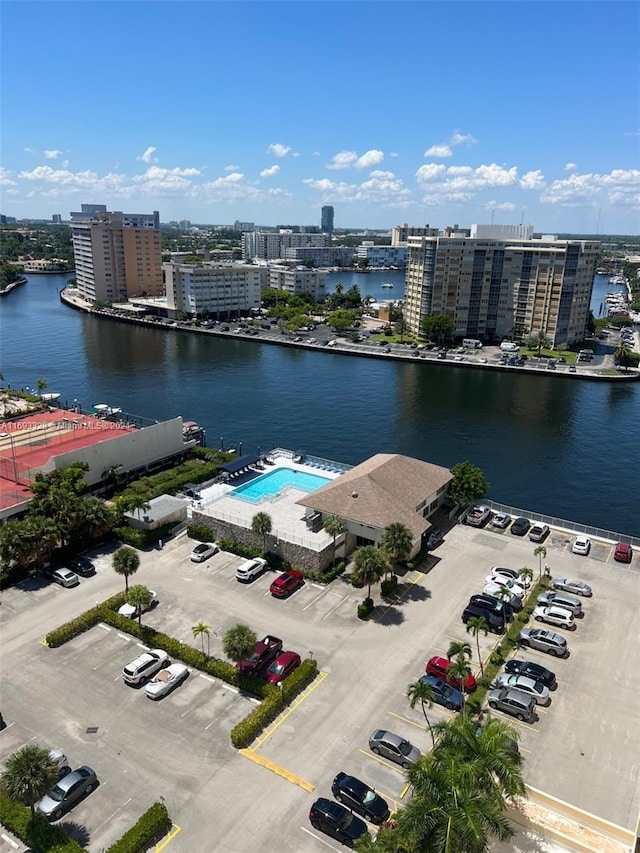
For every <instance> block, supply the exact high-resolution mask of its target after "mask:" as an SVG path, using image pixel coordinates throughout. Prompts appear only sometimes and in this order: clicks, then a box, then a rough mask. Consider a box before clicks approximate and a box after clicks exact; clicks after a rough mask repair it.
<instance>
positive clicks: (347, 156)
mask: <svg viewBox="0 0 640 853" xmlns="http://www.w3.org/2000/svg"><path fill="white" fill-rule="evenodd" d="M383 160H384V152H383V151H378V149H377V148H371V149H369V151H365V152H364V154H362V155H361V156H358V154H357V152H356V151H339V152H338V153H337V154H334V155H333V157H332V158H331V161H330V162H329V163H327V164H326V168H327V169H370V168H371V167H372V166H377V165H378V163H382V161H383Z"/></svg>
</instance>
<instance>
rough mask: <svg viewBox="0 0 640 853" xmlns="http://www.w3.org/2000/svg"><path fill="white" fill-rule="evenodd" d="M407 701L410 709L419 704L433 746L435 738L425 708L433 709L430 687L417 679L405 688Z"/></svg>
mask: <svg viewBox="0 0 640 853" xmlns="http://www.w3.org/2000/svg"><path fill="white" fill-rule="evenodd" d="M407 699H408V700H409V705H410V706H411V708H415V707H416V705H417V704H418V702H420V705H421V706H422V713H423V714H424V719H425V721H426V723H427V728H428V729H429V734H430V735H431V743H432V744H433V745H434V746H435V743H436V738H435V735H434V733H433V728H432V726H431V721H430V720H429V717H428V716H427V708H433V700H434V695H433V690H432V688H431V685H430V684H427V682H426V681H423V680H422V679H421V678H419V679H418V680H417V681H414V682H413V684H410V685H409V686H408V687H407Z"/></svg>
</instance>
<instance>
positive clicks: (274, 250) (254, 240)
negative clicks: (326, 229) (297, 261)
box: [242, 231, 331, 261]
mask: <svg viewBox="0 0 640 853" xmlns="http://www.w3.org/2000/svg"><path fill="white" fill-rule="evenodd" d="M330 245H331V237H330V236H329V235H328V234H307V233H306V232H302V233H295V234H294V233H292V232H290V231H279V232H276V231H247V232H245V233H244V234H243V235H242V258H243V260H245V261H248V260H252V259H254V258H255V259H257V260H261V261H275V260H281V259H283V258H284V257H285V253H286V251H287V249H293V248H300V247H305V246H330Z"/></svg>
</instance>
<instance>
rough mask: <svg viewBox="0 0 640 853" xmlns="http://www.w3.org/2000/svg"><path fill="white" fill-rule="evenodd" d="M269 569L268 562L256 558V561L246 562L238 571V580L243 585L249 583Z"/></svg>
mask: <svg viewBox="0 0 640 853" xmlns="http://www.w3.org/2000/svg"><path fill="white" fill-rule="evenodd" d="M266 568H267V561H266V560H264V559H263V558H262V557H256V558H255V559H254V560H246V561H245V562H244V563H243V564H242V565H241V566H238V568H237V569H236V580H237V581H240V582H241V583H249V581H252V580H253V579H254V578H257V577H258V575H261V574H262V572H264V570H265V569H266Z"/></svg>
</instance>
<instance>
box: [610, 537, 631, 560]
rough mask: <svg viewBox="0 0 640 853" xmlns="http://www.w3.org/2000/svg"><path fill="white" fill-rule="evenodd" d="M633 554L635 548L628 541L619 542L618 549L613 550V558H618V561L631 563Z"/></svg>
mask: <svg viewBox="0 0 640 853" xmlns="http://www.w3.org/2000/svg"><path fill="white" fill-rule="evenodd" d="M632 556H633V549H632V548H631V545H629V544H627V543H626V542H618V544H617V545H616V550H615V551H614V552H613V559H614V560H617V561H618V563H630V562H631V557H632Z"/></svg>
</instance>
